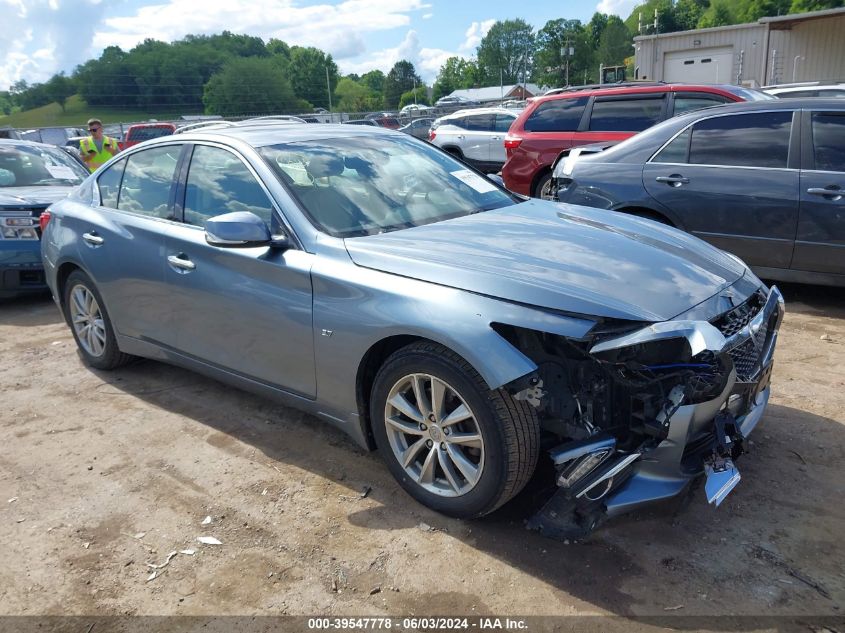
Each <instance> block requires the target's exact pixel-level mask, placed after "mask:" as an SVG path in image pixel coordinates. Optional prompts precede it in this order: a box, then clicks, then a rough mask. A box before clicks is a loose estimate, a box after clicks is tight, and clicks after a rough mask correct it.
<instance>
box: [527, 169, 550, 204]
mask: <svg viewBox="0 0 845 633" xmlns="http://www.w3.org/2000/svg"><path fill="white" fill-rule="evenodd" d="M551 184H552V172H547V173H545V174H543V175H542V176H540V179H539V180H538V181H537V184H536V185H534V191H532V192H531V196H532V197H534V198H542V197H543V189H544V188H548V187H550V186H551Z"/></svg>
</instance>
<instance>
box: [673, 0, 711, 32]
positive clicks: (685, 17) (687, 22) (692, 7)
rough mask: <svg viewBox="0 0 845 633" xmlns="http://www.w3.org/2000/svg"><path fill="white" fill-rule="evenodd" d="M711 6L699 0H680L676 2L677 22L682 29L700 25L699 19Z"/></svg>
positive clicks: (688, 29)
mask: <svg viewBox="0 0 845 633" xmlns="http://www.w3.org/2000/svg"><path fill="white" fill-rule="evenodd" d="M708 6H709V2H708V3H707V4H706V5H705V4H703V3H702V2H700V1H699V0H678V1H677V2H676V3H675V23H676V24H677V26H678V29H679V30H681V31H690V30H692V29H694V28H696V26H697V25H698V21H699V20H700V19H701V16H702V15H703V14H704V11H705V10H706V9H707V7H708Z"/></svg>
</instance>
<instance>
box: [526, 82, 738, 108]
mask: <svg viewBox="0 0 845 633" xmlns="http://www.w3.org/2000/svg"><path fill="white" fill-rule="evenodd" d="M740 87H741V86H734V85H733V84H685V83H666V84H664V83H652V82H646V83H644V84H643V85H631V84H630V83H625V84H620V85H613V84H609V85H600V86H586V87H584V88H578V87H577V86H576V87H574V88H567V89H565V90H564V91H563V92H558V93H555V94H550V95H543V96H540V97H533V98H532V101H533V102H534V103H538V102H539V103H542V102H544V101H553V100H556V99H570V98H575V97H591V96H602V95H614V94H648V93H650V92H675V91H690V90H695V91H699V92H729V93H731V94H735V92H734V91H735V90H737V89H738V88H740Z"/></svg>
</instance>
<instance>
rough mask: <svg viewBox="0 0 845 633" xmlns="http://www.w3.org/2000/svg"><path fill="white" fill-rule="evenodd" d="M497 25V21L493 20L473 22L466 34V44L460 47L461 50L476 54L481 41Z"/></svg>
mask: <svg viewBox="0 0 845 633" xmlns="http://www.w3.org/2000/svg"><path fill="white" fill-rule="evenodd" d="M495 23H496V20H494V19H492V18H491V19H489V20H483V21H482V22H473V23H472V24H470V25H469V28H468V29H467V30H466V33H464V37H466V39H465V40H464V43H463V44H461V45H460V47H459V50H462V51H466V52H469V53H475V49H476V48H478V45H479V44H480V43H481V40H482V39H483V38H484V36H485V35H487V31H489V30H490V29H491V28H492V27H493V25H494V24H495Z"/></svg>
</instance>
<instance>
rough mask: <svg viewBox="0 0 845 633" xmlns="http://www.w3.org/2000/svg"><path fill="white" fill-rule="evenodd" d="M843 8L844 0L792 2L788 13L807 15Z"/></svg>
mask: <svg viewBox="0 0 845 633" xmlns="http://www.w3.org/2000/svg"><path fill="white" fill-rule="evenodd" d="M841 6H845V0H792V4H791V5H790V7H789V13H807V12H808V11H821V10H823V9H837V8H839V7H841Z"/></svg>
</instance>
